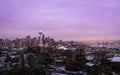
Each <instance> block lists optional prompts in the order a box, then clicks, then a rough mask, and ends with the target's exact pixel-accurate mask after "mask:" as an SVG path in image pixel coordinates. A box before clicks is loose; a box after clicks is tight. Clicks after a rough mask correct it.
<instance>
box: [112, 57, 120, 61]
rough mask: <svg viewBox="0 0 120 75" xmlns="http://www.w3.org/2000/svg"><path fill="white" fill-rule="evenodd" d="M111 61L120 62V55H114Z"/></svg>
mask: <svg viewBox="0 0 120 75" xmlns="http://www.w3.org/2000/svg"><path fill="white" fill-rule="evenodd" d="M111 62H120V57H113V58H112V60H111Z"/></svg>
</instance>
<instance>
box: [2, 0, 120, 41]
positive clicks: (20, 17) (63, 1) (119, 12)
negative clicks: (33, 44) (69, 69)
mask: <svg viewBox="0 0 120 75" xmlns="http://www.w3.org/2000/svg"><path fill="white" fill-rule="evenodd" d="M119 7H120V1H118V0H97V1H96V0H76V1H74V0H35V1H33V0H20V1H18V0H12V1H10V0H1V1H0V38H17V37H20V38H21V37H25V36H26V35H31V36H38V32H39V31H40V30H42V31H43V33H44V34H45V35H47V36H50V37H53V38H54V39H56V40H78V41H80V40H106V39H107V40H120V39H119V38H120V31H119V29H120V22H119V19H120V8H119Z"/></svg>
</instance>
